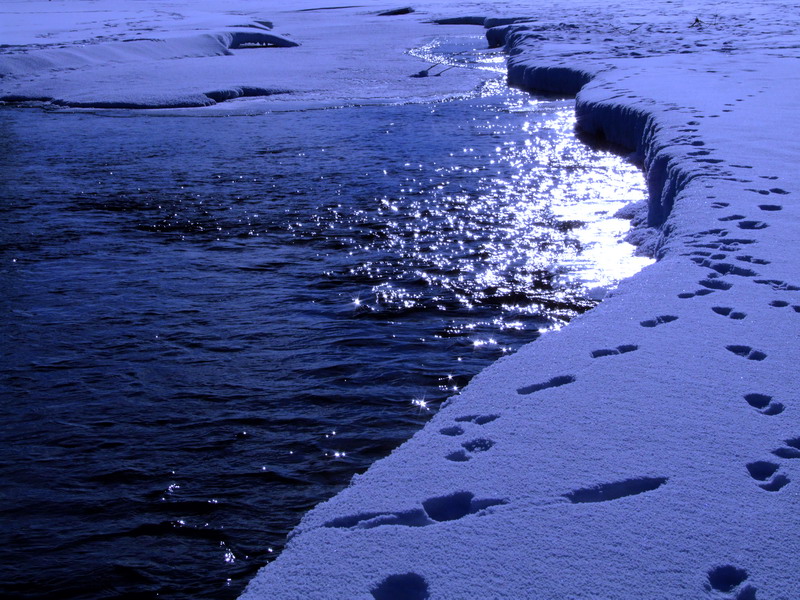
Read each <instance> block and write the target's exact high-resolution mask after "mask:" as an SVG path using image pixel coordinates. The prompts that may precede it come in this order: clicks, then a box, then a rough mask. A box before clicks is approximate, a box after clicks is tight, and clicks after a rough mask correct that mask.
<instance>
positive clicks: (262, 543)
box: [0, 83, 643, 599]
mask: <svg viewBox="0 0 800 600" xmlns="http://www.w3.org/2000/svg"><path fill="white" fill-rule="evenodd" d="M570 104H571V103H567V102H558V101H548V102H544V101H531V99H530V98H528V97H527V96H526V95H524V94H521V93H517V92H512V91H508V90H505V89H504V88H503V86H502V85H501V84H499V83H496V84H494V85H491V86H488V87H487V89H486V90H484V93H483V94H482V95H480V94H479V95H476V96H475V97H473V98H470V99H466V100H461V101H450V102H441V103H434V104H416V105H405V106H376V107H361V108H347V109H335V110H318V111H305V112H286V113H273V114H265V115H260V116H251V117H214V118H204V117H186V116H184V117H163V116H161V117H155V116H146V115H142V114H137V115H132V116H119V115H117V116H113V115H112V116H109V115H95V114H76V113H66V114H65V113H47V112H40V111H19V110H16V111H11V110H3V111H0V139H1V140H2V146H3V148H5V149H6V151H5V153H4V155H3V157H2V177H0V180H2V183H1V184H0V185H1V186H2V188H1V189H0V192H2V193H1V195H0V203H1V204H0V286H1V288H0V315H2V316H1V317H0V339H2V347H1V348H0V356H1V357H2V358H1V359H0V360H2V371H3V375H2V384H1V385H2V388H1V389H2V403H1V404H0V411H2V412H1V413H0V435H2V453H1V454H0V476H1V477H2V482H3V483H2V490H1V491H0V494H2V496H1V498H2V504H1V505H0V508H1V509H2V512H0V514H1V515H2V527H0V530H2V543H0V553H2V563H0V564H2V565H3V576H2V578H1V579H2V581H1V582H0V594H2V596H3V597H8V598H11V597H18V598H87V599H89V598H91V599H99V598H123V597H125V598H155V597H159V598H170V599H184V598H195V599H196V598H234V597H236V596H237V594H238V593H239V592H240V591H241V590H242V588H243V587H244V585H245V584H246V582H247V580H248V578H249V577H250V576H251V575H252V574H253V573H254V572H255V571H256V570H257V569H258V568H259V567H260V566H262V565H264V564H265V563H267V562H268V561H269V560H271V559H272V558H273V557H274V556H275V555H277V553H278V552H279V551H280V549H281V547H282V544H283V542H284V538H285V535H286V533H287V532H288V531H289V530H290V529H291V528H292V526H293V525H294V524H296V522H297V521H298V520H299V518H300V516H301V515H302V513H303V512H305V511H306V510H308V509H309V508H311V507H312V506H314V505H315V504H317V503H318V502H320V501H321V500H323V499H325V498H327V497H329V496H330V495H332V494H333V493H334V492H335V491H337V490H338V489H340V488H342V487H343V486H344V485H346V483H347V482H348V480H349V478H350V477H351V475H352V474H353V473H355V472H359V471H363V470H364V469H365V468H366V467H367V466H368V465H369V464H370V463H371V462H373V461H374V460H375V459H377V458H379V457H381V456H384V455H386V454H387V453H388V452H389V451H390V450H391V449H392V448H394V447H395V446H396V445H398V444H399V443H400V442H401V441H403V440H404V439H406V438H408V437H409V436H410V435H411V434H412V433H413V432H414V431H415V430H416V429H418V428H419V427H420V426H421V425H422V424H423V423H424V422H425V420H426V419H427V418H428V416H429V415H430V411H431V410H435V408H436V406H438V405H439V404H440V403H441V402H442V401H443V400H444V399H445V398H447V397H448V396H449V395H452V394H453V393H454V391H456V390H457V389H458V388H460V387H462V386H463V385H465V384H466V383H467V382H468V380H469V379H470V377H471V376H473V375H474V374H475V373H476V372H477V371H479V370H480V369H481V368H483V367H484V366H486V365H487V364H489V363H490V362H492V361H493V360H495V359H496V358H497V357H499V356H501V355H502V354H503V353H504V352H507V351H509V350H512V349H514V348H517V347H518V346H520V345H521V344H522V343H525V342H528V341H530V340H533V339H534V338H535V337H536V335H537V331H538V330H541V329H546V328H551V327H554V326H559V325H561V324H563V323H564V322H566V321H567V320H568V319H569V318H570V317H572V316H574V315H575V314H577V313H579V312H581V311H583V310H586V309H588V308H590V307H591V306H592V305H593V302H594V301H592V300H589V299H588V298H587V292H586V287H585V284H588V285H594V284H597V283H598V282H601V283H602V282H605V281H606V280H607V279H608V278H609V277H610V278H611V279H613V278H614V277H615V276H616V275H617V273H616V271H615V269H618V268H619V266H620V265H619V261H618V260H616V259H614V260H613V261H612V262H611V263H609V264H606V265H603V264H599V263H598V262H597V261H595V260H593V259H590V258H587V257H588V256H590V255H591V251H592V248H595V249H596V247H595V246H590V245H589V242H588V241H587V240H586V239H585V237H586V236H585V233H586V231H594V230H597V227H601V226H600V225H597V223H601V224H602V223H609V222H610V221H607V220H604V215H603V214H602V213H608V212H613V210H614V209H615V208H617V207H619V206H620V205H621V204H624V203H625V202H626V201H631V200H636V199H638V198H640V197H641V195H642V194H643V191H642V183H641V179H640V177H639V175H638V173H636V171H635V170H634V169H633V168H632V167H630V166H628V165H625V164H624V163H623V162H622V161H620V160H619V159H617V158H615V157H613V156H610V155H609V154H607V153H603V152H598V151H592V150H589V149H587V148H586V147H584V146H582V145H580V144H579V143H578V142H576V141H575V140H574V139H573V138H572V137H571V135H570V131H571V128H572V120H571V111H570V109H569V107H570ZM574 214H579V215H583V217H582V218H574ZM569 215H573V217H570V216H569ZM592 220H594V221H596V223H595V225H591V224H589V225H587V226H584V227H582V223H583V222H586V221H592ZM593 227H594V229H593ZM601 228H602V227H601ZM581 232H583V233H581ZM582 236H583V237H582ZM609 239H611V244H612V245H614V246H615V247H619V245H618V244H616V241H614V240H613V235H612V236H611V237H610V238H609ZM597 247H600V246H597ZM601 254H602V253H601ZM604 269H605V270H604Z"/></svg>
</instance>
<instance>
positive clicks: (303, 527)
mask: <svg viewBox="0 0 800 600" xmlns="http://www.w3.org/2000/svg"><path fill="white" fill-rule="evenodd" d="M48 4H52V5H53V6H52V7H47V6H48ZM63 4H64V3H56V2H54V3H41V2H29V3H25V6H29V7H32V8H31V9H30V10H31V11H32V12H36V11H37V10H40V11H44V12H47V11H49V12H48V14H50V13H52V14H55V13H54V12H53V11H55V10H56V7H57V6H63ZM111 4H113V3H111ZM140 4H141V7H140V10H141V11H142V12H143V13H146V9H147V7H148V6H150V7H152V6H153V4H148V3H146V2H142V3H137V5H136V6H137V7H139V5H140ZM19 5H20V3H17V4H14V3H11V2H7V3H4V5H3V10H8V7H10V6H19ZM43 5H44V7H43ZM102 5H103V3H102V2H100V3H86V6H92V7H94V8H93V10H97V7H98V6H102ZM187 6H188V4H185V3H180V7H182V8H183V9H184V10H185V11H186V12H187V13H188V14H189V15H190V16H187V17H186V18H185V19H184V20H181V21H179V23H180V24H181V25H180V27H176V28H174V29H175V30H177V29H181V31H180V33H181V36H185V37H186V38H187V39H194V40H195V41H197V40H198V39H203V40H205V42H204V43H210V42H209V40H208V38H204V37H203V36H212V38H213V36H214V35H218V34H215V33H209V32H210V31H211V29H213V28H210V27H209V25H208V23H209V21H214V22H215V23H216V25H215V27H217V26H219V27H221V28H224V27H228V26H229V25H242V23H243V22H244V21H242V19H243V18H245V17H246V18H247V19H250V20H249V21H248V22H249V23H255V22H257V20H263V19H270V20H274V22H275V29H274V30H273V31H274V32H275V33H276V35H281V36H282V37H285V38H286V39H291V40H294V41H296V42H298V43H300V46H296V47H293V48H269V49H260V48H259V49H253V50H249V49H248V50H242V51H235V50H234V51H232V50H230V49H229V48H230V46H228V47H227V48H225V49H227V51H228V52H234V54H233V55H225V52H222V54H221V55H220V56H213V57H212V56H207V55H204V56H202V57H196V56H193V57H188V55H187V56H186V57H184V58H176V59H164V60H161V59H158V64H159V74H158V76H157V77H154V76H153V73H152V71H153V64H154V60H155V59H153V60H151V59H147V60H145V58H144V57H142V58H141V60H138V59H137V60H128V58H130V56H129V55H127V56H128V58H125V60H122V59H121V60H120V61H119V62H118V63H115V64H114V65H113V66H112V65H110V64H106V63H104V62H102V61H101V62H100V64H98V65H91V66H90V65H87V66H86V67H81V68H78V69H77V71H66V70H63V69H61V67H59V63H58V61H59V60H61V59H58V60H57V59H54V58H52V59H51V60H53V63H52V69H58V70H57V71H55V72H56V73H57V74H58V76H57V77H55V76H54V75H53V73H54V72H53V71H52V69H51V70H48V71H46V72H44V73H42V70H41V69H40V68H38V67H37V68H35V65H34V66H31V67H30V69H29V71H27V72H25V71H24V69H21V68H20V69H21V70H18V71H15V72H14V74H13V76H12V75H9V76H6V77H5V78H3V79H2V81H0V88H1V89H2V93H3V94H4V95H6V96H13V97H17V98H18V97H30V98H34V97H36V98H42V97H49V98H54V99H56V100H59V101H61V102H63V103H64V104H68V105H76V104H77V103H80V102H82V101H84V100H85V99H86V98H90V99H93V100H92V101H95V102H103V101H106V102H108V101H114V100H117V101H120V102H122V101H125V100H126V99H130V97H131V96H134V97H137V98H140V100H141V102H142V103H147V102H152V100H148V98H150V99H152V98H156V99H158V98H162V99H164V101H163V102H166V101H167V100H168V99H169V98H173V99H174V98H180V97H184V96H187V97H194V96H192V95H195V96H196V97H198V98H199V97H200V96H203V97H206V98H208V99H209V100H211V98H209V97H208V95H207V92H209V91H213V90H236V89H241V90H242V95H243V96H244V95H246V94H245V93H244V92H245V90H249V89H250V88H248V87H246V86H253V88H254V89H255V88H258V89H259V90H282V91H289V90H291V91H292V93H293V95H294V97H296V98H298V99H304V100H314V101H321V100H322V99H327V100H330V99H331V98H332V99H333V100H334V101H340V102H341V101H346V99H347V98H348V97H349V98H351V99H353V98H357V99H360V100H370V99H371V100H378V99H380V100H386V99H388V98H392V97H401V96H406V97H408V96H418V97H423V96H426V95H427V97H430V96H431V95H435V94H437V93H442V92H443V90H444V89H445V88H446V86H451V89H452V90H455V89H456V88H460V89H461V90H463V89H467V88H468V87H469V86H470V85H471V84H474V83H476V82H477V81H479V80H480V78H481V77H485V76H486V75H484V74H481V73H477V72H474V73H468V74H456V73H454V71H456V70H453V71H448V73H449V74H452V75H453V78H452V79H448V78H446V77H441V78H431V77H429V78H420V79H410V78H409V77H410V75H412V74H413V73H416V72H419V71H420V69H421V68H424V65H423V64H422V63H420V61H418V60H416V59H414V58H413V57H410V56H407V55H404V54H403V51H404V50H405V49H407V48H409V47H410V46H412V45H413V44H414V43H416V42H418V41H419V40H420V39H423V38H425V37H426V36H429V35H435V34H438V35H444V34H446V32H447V31H448V28H450V30H452V31H456V30H458V31H464V28H467V29H471V30H474V31H484V27H485V26H486V25H487V24H495V23H507V21H500V22H497V21H491V22H487V19H488V18H499V19H516V18H521V17H525V18H530V17H531V15H533V20H530V21H527V22H515V23H512V24H504V25H499V26H498V27H495V28H493V29H488V30H487V31H488V35H489V37H490V41H491V42H492V43H493V44H496V45H497V44H499V45H503V46H505V47H506V50H507V51H508V53H509V56H510V60H509V80H510V82H511V83H512V84H513V85H517V86H520V87H524V88H526V89H529V88H532V87H535V88H541V89H542V90H544V91H547V92H550V93H559V94H572V93H575V92H577V100H576V111H577V117H578V125H579V128H580V129H581V130H582V131H583V132H584V133H585V134H586V135H587V136H589V137H593V138H595V139H602V140H603V141H605V142H607V143H609V144H612V145H614V146H616V147H618V148H619V149H620V150H621V151H624V152H627V153H629V154H630V156H631V159H632V160H636V161H638V162H639V163H640V164H641V165H642V167H643V169H644V171H645V173H646V175H647V181H648V188H649V194H650V198H649V203H648V205H647V207H632V208H631V209H630V210H628V211H626V214H627V216H630V217H631V218H632V219H633V223H634V226H635V227H634V231H633V237H634V238H635V239H637V240H638V241H639V242H640V243H642V244H643V247H644V248H645V249H646V250H647V251H650V252H651V253H653V254H654V255H655V256H656V257H657V258H658V261H657V262H656V263H655V264H653V265H652V266H649V267H647V268H645V269H644V270H642V271H641V272H640V273H638V274H637V275H634V276H633V277H631V278H629V279H627V280H626V281H624V282H623V283H622V284H620V286H619V287H618V289H616V290H614V291H613V292H612V293H611V294H610V295H609V297H608V298H607V299H606V300H604V301H603V302H602V303H601V304H600V305H599V306H598V307H597V308H596V309H594V310H592V311H590V312H588V313H586V314H585V315H583V316H582V317H580V318H577V319H575V320H574V321H573V322H572V323H570V325H568V326H567V327H564V328H563V329H560V330H558V331H555V332H551V333H548V334H546V335H543V336H542V337H540V338H539V339H538V340H537V341H535V342H534V343H532V344H529V345H527V346H525V347H523V348H522V349H521V350H520V351H519V352H517V353H516V354H514V355H512V356H508V357H506V358H503V359H501V360H500V361H498V362H497V363H495V364H494V365H492V366H491V367H489V368H488V369H486V370H485V371H484V372H482V373H481V374H480V375H478V376H477V377H476V378H474V380H473V381H472V382H471V383H470V384H469V386H467V387H466V388H465V389H463V390H462V391H461V393H460V394H458V395H457V396H455V397H453V398H452V399H451V400H449V401H448V403H447V404H446V406H444V407H443V408H442V409H441V410H440V411H439V412H438V413H437V414H436V415H435V416H434V417H433V419H432V420H431V421H430V423H429V424H428V425H427V426H426V427H425V428H424V429H422V430H421V431H420V432H418V433H417V434H416V435H415V436H414V437H413V438H412V439H410V440H409V441H407V442H406V443H405V444H403V445H402V446H401V447H400V448H398V449H397V450H395V451H394V452H393V453H392V454H391V455H390V456H389V457H387V458H386V459H384V460H381V461H378V462H377V463H375V464H374V465H373V466H372V467H371V468H370V469H369V470H368V471H367V472H366V473H364V474H362V475H360V476H357V477H355V478H354V479H353V481H352V483H351V485H350V486H349V487H348V488H346V489H345V490H344V491H342V492H341V493H340V494H338V495H337V496H335V497H334V498H332V499H331V500H329V501H327V502H325V503H323V504H320V505H319V506H317V507H316V508H315V509H313V510H312V511H310V512H309V513H308V514H307V515H306V516H305V517H304V519H303V521H302V522H301V523H300V525H299V526H298V527H297V528H296V529H295V530H294V532H293V533H292V535H291V538H290V542H289V544H288V546H287V548H286V549H285V550H284V551H283V553H282V554H281V555H280V556H279V557H278V558H277V559H276V560H275V561H273V562H272V563H271V564H269V565H267V566H266V567H265V568H264V569H262V570H261V571H260V572H259V573H258V574H257V575H256V576H255V578H254V579H253V580H252V582H251V583H250V585H249V587H248V588H247V589H246V591H245V592H244V594H243V596H242V598H243V599H244V600H256V599H266V598H276V599H293V598H297V599H303V600H307V599H311V598H319V599H330V598H347V599H359V598H363V599H370V598H379V599H384V598H394V599H400V600H410V599H418V598H419V599H421V598H452V599H463V598H543V599H544V598H548V599H554V600H555V599H564V598H576V599H579V598H581V599H582V598H585V599H589V598H593V599H599V598H603V599H607V598H616V599H622V600H625V599H631V600H632V599H641V598H648V599H650V598H670V599H676V598H685V599H687V600H688V599H691V600H696V599H698V598H709V599H712V600H721V599H727V600H734V599H736V600H749V599H753V598H756V597H757V598H759V599H761V600H764V599H773V598H774V599H786V600H789V599H793V598H800V577H798V576H797V574H798V573H800V493H798V489H799V488H798V487H797V486H798V485H799V483H798V482H800V470H799V469H800V461H798V460H796V459H797V458H798V457H799V456H800V450H799V449H798V448H800V437H799V436H800V416H799V415H800V397H798V392H797V390H798V389H800V369H798V368H797V365H798V361H799V359H800V267H799V266H798V258H797V248H798V247H800V206H798V202H797V196H798V194H800V173H799V172H798V170H797V158H798V156H800V119H799V118H798V117H800V69H798V68H797V65H798V58H800V43H798V42H799V41H800V40H798V37H799V36H798V33H797V32H798V31H799V30H800V13H798V11H797V9H796V6H794V5H791V4H783V3H781V2H779V1H767V2H758V3H756V2H753V1H752V0H750V1H732V2H724V3H721V2H720V3H708V2H704V3H700V2H696V3H693V2H680V3H677V2H672V3H669V2H667V3H664V2H655V1H654V0H642V1H640V2H637V3H627V4H625V5H611V6H609V5H607V3H604V2H600V1H599V0H574V1H570V2H562V3H555V4H553V3H547V4H538V5H536V6H535V9H532V7H531V4H530V3H517V2H513V1H509V2H507V3H500V2H498V3H491V4H489V3H456V2H453V1H441V2H436V1H435V0H427V1H425V2H421V3H419V4H415V5H414V9H415V11H414V12H413V13H409V14H405V15H401V16H395V17H391V18H387V17H379V16H378V15H377V13H378V12H380V11H384V10H390V9H392V7H391V6H386V5H384V4H381V3H379V2H362V3H361V6H360V7H355V8H353V7H351V8H339V9H332V10H319V11H315V10H312V11H308V12H303V13H294V12H286V10H285V8H280V7H278V6H277V5H276V4H274V3H271V2H262V3H259V4H258V6H256V5H255V4H251V3H248V2H245V1H244V0H242V4H241V5H240V6H241V9H242V10H241V11H240V14H238V15H236V17H237V19H236V22H224V21H225V19H222V18H221V17H220V18H218V19H217V18H216V17H215V16H214V14H212V13H213V11H212V10H211V8H209V7H210V4H206V3H198V4H196V5H194V6H193V8H191V7H190V8H191V10H188V9H186V7H187ZM45 7H47V8H45ZM322 7H323V5H319V4H311V3H308V4H306V3H301V4H300V5H298V8H308V9H312V8H322ZM125 10H128V11H131V9H130V8H127V5H125ZM176 10H177V9H176ZM262 12H263V14H262ZM256 13H258V14H256ZM112 14H116V13H112ZM137 14H138V15H139V16H138V17H137V18H143V17H142V16H141V14H139V13H137ZM148 14H149V13H148ZM476 15H477V16H476ZM229 16H230V15H229ZM148 18H150V17H148ZM115 19H116V20H115V21H114V22H122V23H128V24H130V23H131V22H132V21H133V19H134V17H133V16H129V15H128V14H127V13H119V15H118V18H117V17H115ZM159 19H160V18H159ZM159 19H156V21H158V23H157V25H158V27H161V28H162V29H165V30H168V29H169V28H170V24H169V23H168V22H166V20H163V19H162V20H159ZM215 19H216V21H215ZM446 19H447V20H446ZM73 20H74V21H78V20H79V19H77V18H75V19H73ZM437 20H438V23H439V24H437V23H436V21H437ZM21 21H24V19H21V18H18V17H15V18H14V19H13V20H10V21H9V22H11V23H12V25H11V26H9V27H12V28H13V27H16V26H17V24H18V23H19V22H21ZM186 23H191V24H192V25H191V27H196V25H195V24H197V23H202V25H203V28H204V29H203V31H202V32H200V31H199V30H198V31H194V32H187V31H186V28H187V27H189V25H186ZM444 23H453V24H444ZM76 27H77V26H76ZM35 29H36V28H35V27H34V26H33V25H29V26H28V25H26V26H25V27H22V26H20V27H19V28H18V30H19V31H20V32H23V33H17V34H14V35H15V36H16V41H15V42H14V43H21V44H32V43H34V42H33V41H31V36H28V37H26V35H28V34H27V33H24V32H28V31H34V30H35ZM215 31H218V30H215ZM128 33H129V32H128ZM289 33H290V34H291V35H289ZM54 35H55V37H56V39H57V40H59V43H60V44H62V46H61V47H59V48H40V49H38V50H33V49H31V50H30V52H29V54H30V56H31V60H33V57H36V56H39V54H38V52H40V51H41V52H52V53H56V52H66V54H63V56H65V57H67V56H70V57H75V56H79V57H80V59H81V60H85V59H86V57H87V56H88V54H86V53H85V52H84V51H83V50H79V49H78V50H75V48H73V46H74V45H75V42H74V40H76V39H82V38H80V37H79V35H78V34H77V33H75V32H74V31H67V30H66V29H62V30H59V31H56V32H55V34H54ZM126 35H127V34H126ZM149 35H151V34H148V36H149ZM152 35H154V36H155V35H157V34H155V33H154V34H152ZM217 39H218V38H217ZM100 43H101V45H102V47H103V48H104V49H103V50H102V51H101V54H102V53H103V52H107V53H108V54H107V55H106V56H111V50H110V48H112V47H113V46H110V44H112V43H119V44H124V43H125V42H120V41H104V42H100ZM140 43H144V42H137V44H140ZM176 43H177V42H176ZM222 46H225V44H222ZM143 48H144V47H143ZM73 50H74V51H75V52H77V55H76V54H72V53H71V52H72V51H73ZM236 52H239V54H236ZM244 52H249V53H250V54H249V55H245V54H242V53H244ZM278 54H280V56H279V58H274V57H277V56H278ZM48 56H51V55H49V54H48ZM256 56H257V57H258V58H253V57H256ZM2 58H3V60H4V61H8V60H11V59H12V58H16V59H19V60H20V61H23V62H24V60H25V57H24V56H21V55H20V54H19V52H17V51H15V50H13V49H12V50H11V51H7V52H6V53H4V54H3V55H2ZM63 60H64V61H65V62H64V63H63V64H67V62H66V61H67V60H68V59H67V58H64V59H63ZM69 60H77V59H75V58H70V59H69ZM126 61H127V62H126ZM215 61H218V62H216V63H215ZM222 61H225V62H224V67H219V66H218V65H220V64H223V62H222ZM259 61H262V62H259ZM4 64H6V63H4ZM121 82H126V83H125V85H122V83H121ZM190 82H192V83H191V85H190ZM243 86H244V87H243ZM131 89H135V90H137V91H136V92H131ZM212 101H213V100H212ZM262 101H263V102H265V103H269V102H273V101H275V100H274V98H272V97H271V96H270V97H266V98H264V99H262ZM159 102H161V101H160V100H159ZM163 102H162V104H163ZM266 105H268V104H266Z"/></svg>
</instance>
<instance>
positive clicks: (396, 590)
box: [371, 573, 430, 600]
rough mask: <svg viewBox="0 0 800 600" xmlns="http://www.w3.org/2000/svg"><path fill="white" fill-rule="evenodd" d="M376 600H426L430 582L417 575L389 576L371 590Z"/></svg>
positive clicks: (428, 596)
mask: <svg viewBox="0 0 800 600" xmlns="http://www.w3.org/2000/svg"><path fill="white" fill-rule="evenodd" d="M371 593H372V597H373V598H375V600H426V599H427V598H430V595H429V594H428V582H426V581H425V578H423V577H422V576H420V575H417V574H416V573H401V574H398V575H389V576H388V577H386V578H385V579H384V580H383V581H381V582H380V583H379V584H378V585H377V586H375V587H374V588H372V590H371Z"/></svg>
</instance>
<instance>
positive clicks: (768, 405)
mask: <svg viewBox="0 0 800 600" xmlns="http://www.w3.org/2000/svg"><path fill="white" fill-rule="evenodd" d="M744 399H745V400H746V401H747V403H748V404H749V405H750V406H752V407H753V408H755V409H756V410H757V411H758V412H760V413H761V414H762V415H767V416H770V417H772V416H775V415H779V414H781V413H782V412H783V410H784V408H785V407H784V406H783V404H781V403H780V402H775V401H773V400H772V396H767V395H766V394H745V396H744Z"/></svg>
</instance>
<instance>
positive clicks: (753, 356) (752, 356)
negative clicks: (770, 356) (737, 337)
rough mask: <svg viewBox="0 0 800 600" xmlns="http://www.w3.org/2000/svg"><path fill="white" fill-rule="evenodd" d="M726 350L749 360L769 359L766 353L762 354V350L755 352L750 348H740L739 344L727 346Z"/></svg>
mask: <svg viewBox="0 0 800 600" xmlns="http://www.w3.org/2000/svg"><path fill="white" fill-rule="evenodd" d="M725 349H726V350H729V351H730V352H733V353H734V354H736V355H737V356H741V357H743V358H746V359H748V360H759V361H760V360H764V359H765V358H767V355H766V353H764V352H761V351H760V350H754V349H753V348H751V347H750V346H740V345H738V344H732V345H730V346H725Z"/></svg>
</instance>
